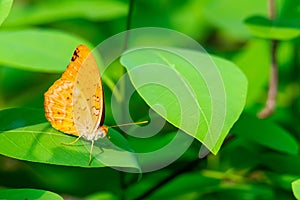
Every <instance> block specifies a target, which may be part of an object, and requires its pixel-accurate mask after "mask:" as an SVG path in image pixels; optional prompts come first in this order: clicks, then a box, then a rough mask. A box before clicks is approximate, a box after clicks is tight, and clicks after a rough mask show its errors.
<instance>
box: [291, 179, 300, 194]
mask: <svg viewBox="0 0 300 200" xmlns="http://www.w3.org/2000/svg"><path fill="white" fill-rule="evenodd" d="M292 190H293V194H294V196H295V197H296V199H300V179H298V180H296V181H293V182H292Z"/></svg>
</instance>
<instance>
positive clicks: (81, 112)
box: [44, 45, 104, 136]
mask: <svg viewBox="0 0 300 200" xmlns="http://www.w3.org/2000/svg"><path fill="white" fill-rule="evenodd" d="M44 96H45V102H44V107H45V111H46V118H47V119H48V121H49V122H50V123H51V125H52V126H53V127H54V128H55V129H57V130H59V131H62V132H64V133H67V134H72V135H76V136H80V135H83V134H93V133H94V131H95V130H96V129H97V128H98V127H99V126H100V125H102V124H101V122H102V121H103V118H104V102H103V90H102V84H101V78H100V74H99V71H98V67H97V63H96V61H95V58H94V56H93V55H92V53H91V52H90V50H89V49H88V48H87V47H86V46H84V45H80V46H78V47H77V48H76V50H75V51H74V54H73V56H72V59H71V62H70V64H69V65H68V67H67V69H66V71H65V72H64V73H63V75H62V77H61V78H60V79H59V80H57V81H56V82H55V83H54V84H53V85H52V86H51V87H50V88H49V90H48V91H47V92H46V93H45V95H44Z"/></svg>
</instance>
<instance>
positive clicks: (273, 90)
mask: <svg viewBox="0 0 300 200" xmlns="http://www.w3.org/2000/svg"><path fill="white" fill-rule="evenodd" d="M269 17H270V19H274V18H275V0H269ZM270 42H271V50H270V52H271V69H270V81H269V91H268V97H267V101H266V105H265V107H264V108H263V109H262V110H261V111H260V112H259V113H258V117H260V118H266V117H268V116H270V115H271V114H272V113H273V112H274V110H275V107H276V96H277V88H278V65H277V60H276V52H277V47H278V41H277V40H271V41H270Z"/></svg>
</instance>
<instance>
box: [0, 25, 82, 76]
mask: <svg viewBox="0 0 300 200" xmlns="http://www.w3.org/2000/svg"><path fill="white" fill-rule="evenodd" d="M0 43H1V45H0V55H1V56H0V64H1V65H6V66H8V67H15V68H20V69H24V70H30V71H40V72H62V71H64V70H65V68H66V66H67V65H68V63H69V61H70V59H71V56H72V53H73V51H74V49H75V48H76V47H77V46H78V45H79V44H82V43H83V44H87V45H88V42H87V41H85V40H83V39H81V38H79V37H75V36H73V35H70V34H67V33H64V32H61V31H56V30H40V29H29V30H19V31H1V32H0Z"/></svg>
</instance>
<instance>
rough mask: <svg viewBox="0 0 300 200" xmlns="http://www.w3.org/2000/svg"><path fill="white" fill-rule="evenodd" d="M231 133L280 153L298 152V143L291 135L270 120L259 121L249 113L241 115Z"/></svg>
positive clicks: (294, 153)
mask: <svg viewBox="0 0 300 200" xmlns="http://www.w3.org/2000/svg"><path fill="white" fill-rule="evenodd" d="M249 125H251V128H249ZM231 132H232V133H234V134H235V135H237V136H238V137H242V138H245V139H247V140H250V141H252V142H256V143H258V144H260V145H263V146H266V147H268V148H271V149H273V150H276V151H279V152H283V153H288V154H292V155H296V154H297V152H298V143H297V141H296V140H295V138H293V136H292V135H291V134H290V133H288V132H287V131H286V130H284V129H282V128H281V127H279V126H277V125H276V124H274V123H272V122H271V121H269V120H266V119H258V118H257V117H255V116H252V115H249V114H247V113H243V114H242V115H241V117H240V118H239V120H238V121H237V122H236V123H235V125H234V127H233V128H232V130H231Z"/></svg>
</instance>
